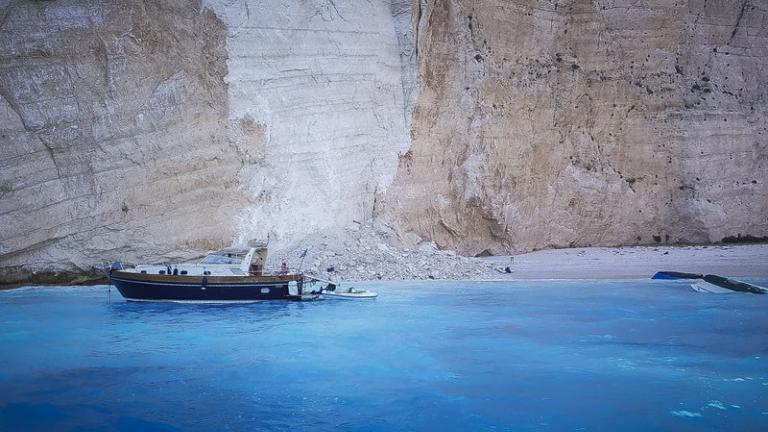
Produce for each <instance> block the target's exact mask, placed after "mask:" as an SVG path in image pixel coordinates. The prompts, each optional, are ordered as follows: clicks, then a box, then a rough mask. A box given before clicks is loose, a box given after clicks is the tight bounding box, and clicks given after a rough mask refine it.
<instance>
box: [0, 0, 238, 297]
mask: <svg viewBox="0 0 768 432" xmlns="http://www.w3.org/2000/svg"><path fill="white" fill-rule="evenodd" d="M225 37H226V30H225V27H224V25H223V23H222V22H221V21H220V20H219V19H218V18H217V17H216V16H215V14H214V13H212V12H211V11H208V10H203V9H201V8H200V4H199V2H193V1H171V0H167V1H166V0H163V1H153V2H139V1H129V0H122V1H111V2H92V1H55V2H38V1H13V2H7V1H5V2H0V281H3V282H14V281H18V280H45V281H48V280H52V279H51V276H52V275H53V274H55V273H56V272H60V271H69V272H71V271H82V270H86V269H88V268H89V267H90V265H92V264H95V263H98V262H99V261H100V260H103V259H115V258H121V257H122V258H125V259H130V260H135V259H137V258H139V257H141V258H142V259H147V260H159V259H166V258H170V257H176V258H178V257H184V256H189V255H190V254H194V253H195V252H190V249H203V248H208V247H212V246H215V245H221V244H228V243H229V242H230V241H231V237H232V233H233V228H234V223H233V220H234V216H235V213H236V211H237V210H238V209H239V208H240V207H241V206H242V203H241V202H240V201H239V200H238V196H237V188H236V186H237V184H238V173H239V171H240V169H241V167H242V166H243V157H242V156H241V155H240V154H238V151H236V149H235V148H234V147H232V145H231V143H230V140H229V139H228V138H227V135H228V134H229V132H228V130H229V127H228V113H227V86H226V84H225V82H224V77H225V75H226V73H227V70H226V59H227V52H226V49H225ZM33 273H34V274H33ZM30 278H31V279H30Z"/></svg>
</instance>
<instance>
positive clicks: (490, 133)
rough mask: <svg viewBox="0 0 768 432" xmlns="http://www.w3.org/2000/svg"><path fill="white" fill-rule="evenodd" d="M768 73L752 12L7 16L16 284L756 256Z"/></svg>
mask: <svg viewBox="0 0 768 432" xmlns="http://www.w3.org/2000/svg"><path fill="white" fill-rule="evenodd" d="M767 58H768V8H767V7H766V4H765V2H763V1H759V0H734V1H730V0H729V1H725V0H719V1H718V0H706V1H705V0H688V1H669V0H646V1H642V2H637V1H635V0H601V1H591V0H590V1H588V0H571V1H565V0H559V1H555V0H547V1H544V0H503V1H502V0H475V1H472V0H439V1H438V0H391V1H390V0H370V1H363V0H300V1H299V0H272V1H259V0H158V1H150V2H147V1H143V2H142V1H139V0H117V1H110V2H97V1H92V0H57V1H32V0H18V1H8V0H0V282H9V281H10V282H12V281H16V280H22V279H26V280H29V278H30V276H34V275H33V273H32V272H36V271H37V272H43V274H46V275H47V274H49V273H50V272H56V271H81V270H83V269H87V268H89V267H90V266H91V265H93V264H96V263H98V262H99V261H101V260H103V259H115V258H123V259H125V260H128V261H155V262H158V261H159V262H162V261H170V260H176V259H179V258H182V257H189V256H192V255H194V254H198V253H201V252H204V251H205V250H207V249H210V248H214V247H218V246H223V245H227V244H231V243H240V242H243V241H245V240H248V239H251V238H262V239H264V238H266V237H269V238H270V240H271V241H272V243H271V246H273V247H279V246H281V245H284V244H286V243H288V242H295V241H298V239H301V238H302V237H303V236H304V235H305V234H310V233H313V232H315V231H317V230H323V229H326V228H328V229H330V231H332V230H333V228H334V227H344V226H348V225H349V224H351V223H353V222H354V221H358V222H363V221H365V220H367V219H370V218H372V217H380V219H379V220H378V222H384V223H386V224H388V228H387V229H388V230H391V232H393V233H395V234H393V237H397V234H398V233H399V234H400V238H401V240H402V243H403V245H405V244H408V246H416V244H417V243H419V242H420V241H421V240H427V241H434V242H435V243H436V244H437V245H438V246H439V247H442V248H452V249H458V250H459V251H460V252H462V253H465V254H475V253H478V252H482V251H485V250H486V249H487V250H488V252H491V253H493V252H502V251H510V250H527V249H535V248H544V247H560V246H569V245H578V246H584V245H590V244H591V245H618V244H638V243H640V244H648V243H650V244H655V243H674V242H711V241H719V240H721V239H722V238H723V237H727V236H737V235H741V236H747V235H750V236H755V237H763V236H766V235H768V187H766V182H768V130H766V127H767V126H766V125H768V122H767V121H766V120H767V119H766V117H767V114H768V86H766V85H765V83H766V82H768V67H767V66H768V60H767ZM330 231H329V232H330ZM387 232H390V231H387ZM429 244H430V245H431V243H429Z"/></svg>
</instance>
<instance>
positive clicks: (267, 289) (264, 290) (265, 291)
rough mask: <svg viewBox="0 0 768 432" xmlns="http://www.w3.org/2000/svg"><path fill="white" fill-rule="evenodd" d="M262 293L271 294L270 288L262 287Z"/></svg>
mask: <svg viewBox="0 0 768 432" xmlns="http://www.w3.org/2000/svg"><path fill="white" fill-rule="evenodd" d="M261 293H262V294H269V288H262V289H261Z"/></svg>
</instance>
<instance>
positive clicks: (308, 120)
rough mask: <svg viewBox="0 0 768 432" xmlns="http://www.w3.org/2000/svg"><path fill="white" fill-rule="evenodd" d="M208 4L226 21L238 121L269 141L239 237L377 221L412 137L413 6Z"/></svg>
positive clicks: (348, 1)
mask: <svg viewBox="0 0 768 432" xmlns="http://www.w3.org/2000/svg"><path fill="white" fill-rule="evenodd" d="M205 4H206V6H208V7H210V8H212V9H213V10H214V11H216V14H217V15H218V16H219V17H220V18H221V19H222V20H223V21H224V22H225V23H226V25H227V47H228V52H229V58H228V62H227V65H228V75H227V81H228V83H229V93H228V96H229V102H230V112H229V116H230V119H232V120H233V121H234V122H240V121H248V122H250V123H252V124H253V125H255V127H257V128H258V130H259V132H260V133H261V134H263V140H264V142H263V147H261V148H260V149H258V151H257V152H254V154H255V155H257V157H256V158H255V160H253V161H252V163H251V164H249V165H248V167H247V168H246V170H245V171H244V172H243V174H242V177H241V179H242V181H243V188H244V191H245V193H246V194H247V196H248V198H249V203H248V204H247V205H246V206H245V207H244V209H243V211H242V212H241V213H240V215H239V218H238V221H237V226H238V239H239V240H245V239H248V238H253V237H259V238H266V237H267V236H269V237H270V240H271V244H272V245H273V246H275V245H280V244H281V243H284V242H286V241H289V240H291V239H294V238H297V237H300V236H302V235H304V234H308V233H311V232H313V231H315V230H317V229H321V228H325V227H329V226H339V225H345V224H351V223H352V222H353V221H363V220H366V219H368V218H370V217H371V215H372V213H373V209H374V205H375V200H376V197H377V196H379V195H382V194H383V192H384V191H385V190H386V187H387V186H388V185H389V184H390V183H391V182H392V179H393V177H394V174H395V172H396V169H397V156H398V153H402V152H404V151H405V150H406V149H407V146H408V138H407V132H406V123H407V121H408V118H409V111H408V109H407V107H406V102H405V101H406V97H411V98H412V96H411V95H412V94H414V93H413V91H411V92H410V93H408V95H406V94H405V93H404V84H405V86H406V87H408V88H409V89H411V90H413V84H412V83H413V80H412V79H411V80H410V81H409V80H407V79H406V80H405V83H404V80H403V69H404V66H402V65H401V49H400V45H399V38H400V39H402V41H403V43H404V46H408V44H407V37H408V35H407V34H406V33H407V32H408V31H409V29H410V15H409V13H408V12H409V5H408V3H407V2H396V3H395V4H391V3H390V2H389V1H380V0H379V1H370V2H369V1H358V0H335V1H331V0H307V1H295V0H276V1H272V2H263V1H259V0H246V1H236V2H235V1H224V0H206V2H205ZM398 13H399V14H400V15H397V14H398ZM395 16H399V17H400V19H399V21H398V22H397V23H396V18H395ZM398 29H400V30H398ZM398 32H399V33H398ZM408 55H409V51H408V49H406V50H405V52H404V53H403V54H402V56H403V57H404V58H405V61H406V66H405V68H406V69H407V64H408V63H407V62H408ZM410 70H411V71H415V67H411V68H410ZM411 75H413V73H411ZM409 86H410V87H409Z"/></svg>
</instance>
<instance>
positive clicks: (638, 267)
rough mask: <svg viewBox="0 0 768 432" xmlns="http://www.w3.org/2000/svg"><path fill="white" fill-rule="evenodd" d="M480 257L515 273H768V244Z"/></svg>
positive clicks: (565, 276)
mask: <svg viewBox="0 0 768 432" xmlns="http://www.w3.org/2000/svg"><path fill="white" fill-rule="evenodd" d="M511 258H514V261H513V260H512V259H511ZM478 259H482V260H485V261H487V262H490V263H493V265H494V266H495V267H498V266H507V265H509V267H510V269H511V270H512V271H513V273H511V274H509V278H510V279H637V278H647V277H651V276H652V275H653V274H654V273H656V272H657V271H660V270H670V271H681V272H690V273H702V274H718V275H723V276H729V277H768V245H765V244H757V245H716V246H667V247H619V248H602V247H596V248H574V249H552V250H542V251H537V252H531V253H527V254H521V255H516V256H514V257H500V256H496V257H488V258H478Z"/></svg>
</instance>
